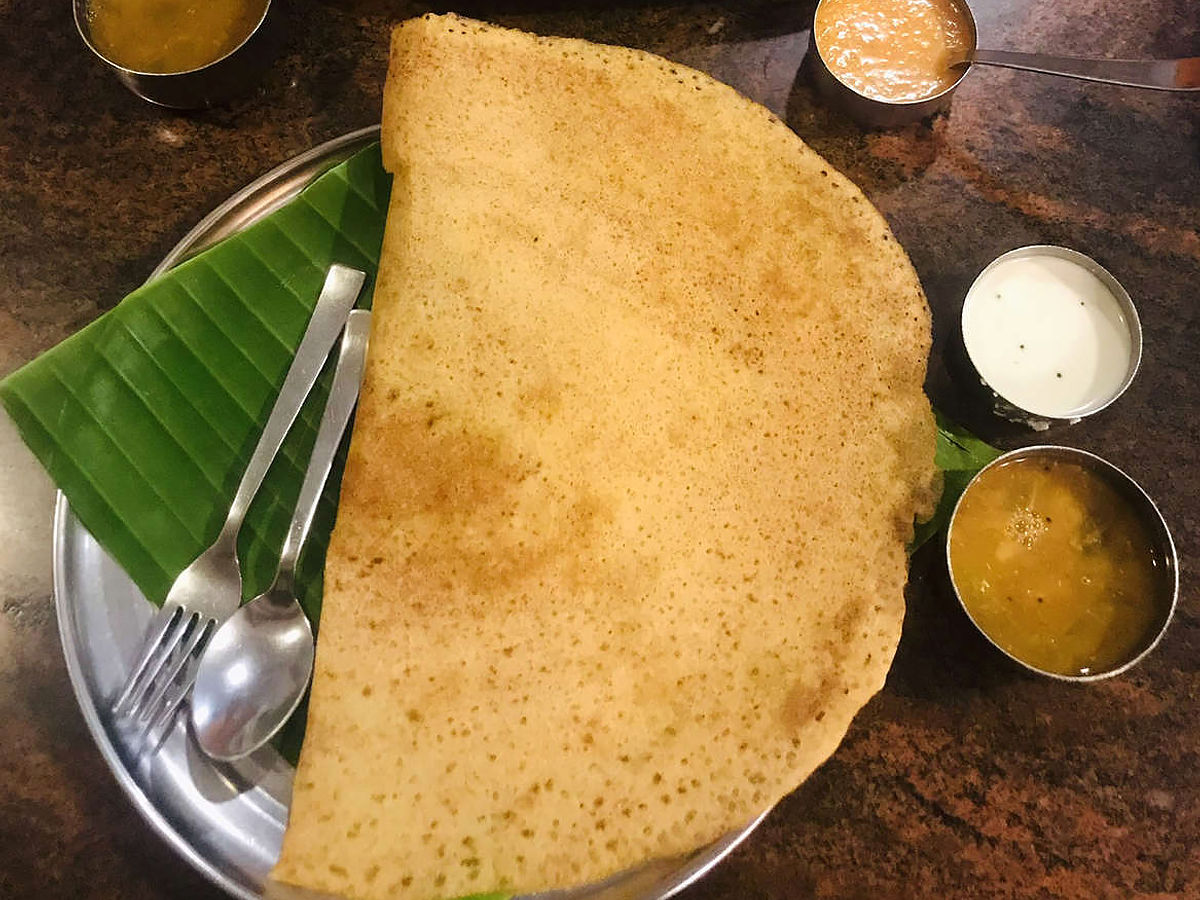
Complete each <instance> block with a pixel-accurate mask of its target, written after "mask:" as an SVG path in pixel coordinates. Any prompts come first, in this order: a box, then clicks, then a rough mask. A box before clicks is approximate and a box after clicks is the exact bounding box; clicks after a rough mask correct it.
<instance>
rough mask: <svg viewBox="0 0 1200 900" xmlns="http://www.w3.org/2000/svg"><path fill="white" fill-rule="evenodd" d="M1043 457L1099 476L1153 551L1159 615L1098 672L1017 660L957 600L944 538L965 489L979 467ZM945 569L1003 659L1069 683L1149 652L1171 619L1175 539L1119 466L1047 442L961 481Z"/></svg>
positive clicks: (1098, 676) (1121, 668) (1094, 677)
mask: <svg viewBox="0 0 1200 900" xmlns="http://www.w3.org/2000/svg"><path fill="white" fill-rule="evenodd" d="M1030 458H1034V459H1047V460H1056V461H1066V462H1071V463H1074V464H1076V465H1079V466H1082V467H1084V468H1086V469H1088V470H1089V471H1091V472H1093V473H1095V474H1097V475H1099V476H1100V477H1101V478H1103V479H1104V481H1105V482H1106V483H1107V484H1108V485H1109V486H1110V487H1112V488H1113V489H1114V490H1115V491H1116V492H1117V493H1118V494H1119V495H1120V496H1121V497H1122V498H1123V499H1125V500H1126V501H1127V502H1128V503H1129V504H1130V505H1131V506H1132V507H1133V509H1134V510H1135V511H1136V512H1137V514H1138V515H1139V516H1140V517H1141V519H1142V523H1143V524H1144V525H1145V526H1146V530H1147V531H1148V532H1149V534H1150V538H1151V541H1152V545H1153V549H1154V554H1155V560H1154V562H1155V566H1156V568H1157V569H1158V573H1159V575H1158V577H1159V584H1160V593H1161V595H1162V596H1161V598H1160V599H1159V610H1158V612H1159V620H1158V627H1157V628H1154V629H1151V630H1150V631H1148V632H1147V635H1146V637H1145V639H1144V640H1143V642H1142V643H1141V644H1140V645H1139V646H1137V647H1135V648H1134V650H1133V651H1132V652H1131V653H1130V655H1129V656H1128V658H1126V659H1124V660H1122V661H1121V662H1119V663H1117V664H1116V665H1114V666H1111V667H1110V668H1108V669H1104V670H1102V671H1098V672H1088V673H1087V674H1081V675H1064V674H1062V673H1061V672H1049V671H1047V670H1045V669H1041V668H1039V667H1037V666H1035V665H1033V664H1032V663H1029V662H1027V661H1026V660H1023V659H1021V658H1020V657H1019V656H1016V655H1015V654H1013V653H1010V652H1009V651H1008V650H1006V649H1005V648H1003V647H1001V646H1000V644H998V643H997V642H996V641H995V640H994V639H993V638H992V636H991V635H989V634H988V633H987V631H985V630H984V628H983V627H982V626H981V625H980V624H979V622H977V621H976V620H975V617H974V616H972V615H971V610H970V608H969V607H968V606H967V604H966V602H965V601H964V600H963V596H962V592H961V591H960V590H959V587H958V582H957V581H956V580H955V577H954V564H953V562H952V560H951V558H950V539H951V537H952V536H953V534H954V523H955V521H956V520H957V519H958V513H959V510H960V509H961V508H962V505H963V500H964V499H965V498H966V497H967V496H968V495H969V494H970V493H971V490H972V489H973V488H974V487H975V485H976V484H977V483H978V481H979V479H980V478H981V477H982V476H983V474H984V473H985V472H988V471H990V470H991V469H994V468H996V467H998V466H1002V465H1004V464H1005V463H1007V462H1012V461H1013V460H1017V459H1030ZM946 568H947V569H948V571H949V573H950V584H951V586H952V587H953V588H954V596H955V597H957V598H958V602H959V605H960V606H961V607H962V609H963V612H965V613H966V614H967V618H968V619H970V620H971V623H972V624H973V625H974V626H975V627H976V629H978V631H979V633H980V634H982V635H983V636H984V637H985V638H986V639H987V641H988V643H990V644H991V645H992V646H993V647H995V648H996V649H997V650H999V651H1000V652H1001V653H1003V654H1004V655H1005V656H1007V657H1008V658H1009V659H1011V660H1013V661H1014V662H1016V663H1017V664H1018V665H1020V666H1021V667H1023V668H1025V669H1027V670H1028V671H1030V672H1035V673H1037V674H1038V675H1045V676H1046V677H1047V678H1054V679H1057V680H1059V681H1072V682H1089V681H1100V680H1102V679H1105V678H1112V677H1113V676H1114V675H1120V674H1121V673H1122V672H1126V671H1128V670H1129V669H1131V668H1133V667H1134V666H1136V665H1137V664H1138V663H1139V662H1141V661H1142V660H1143V659H1145V658H1146V656H1147V655H1149V653H1150V652H1151V651H1152V650H1153V649H1154V648H1155V647H1157V646H1158V642H1159V641H1160V640H1162V636H1163V635H1164V634H1165V633H1166V631H1167V627H1168V626H1169V625H1170V624H1171V619H1172V618H1174V616H1175V606H1176V603H1177V602H1178V599H1179V557H1178V556H1177V555H1176V552H1175V542H1174V541H1173V540H1172V539H1171V532H1170V529H1168V528H1167V523H1166V520H1165V519H1163V516H1162V513H1161V512H1159V510H1158V507H1157V506H1156V505H1155V504H1154V501H1153V500H1151V499H1150V495H1149V494H1147V493H1146V492H1145V491H1144V490H1142V488H1141V486H1140V485H1139V484H1138V483H1137V482H1136V481H1134V480H1133V479H1132V478H1130V477H1129V476H1128V475H1127V474H1125V472H1123V471H1122V470H1121V469H1118V468H1117V467H1116V466H1114V465H1113V464H1112V463H1110V462H1108V461H1106V460H1104V459H1101V458H1100V457H1099V456H1096V455H1095V454H1094V453H1088V452H1087V451H1086V450H1077V449H1075V448H1073V447H1059V446H1055V445H1050V444H1040V445H1037V446H1033V447H1022V448H1019V449H1017V450H1010V451H1009V452H1008V453H1004V454H1002V455H1001V456H999V457H997V458H996V459H994V460H992V462H990V463H988V464H987V465H986V466H984V467H983V468H982V469H980V470H979V472H978V473H977V474H976V475H975V477H974V478H972V479H971V481H970V482H969V483H968V484H967V486H966V488H965V489H964V490H963V492H962V495H961V496H960V497H959V498H958V502H957V503H955V505H954V511H953V512H952V513H951V515H950V523H949V525H947V526H946Z"/></svg>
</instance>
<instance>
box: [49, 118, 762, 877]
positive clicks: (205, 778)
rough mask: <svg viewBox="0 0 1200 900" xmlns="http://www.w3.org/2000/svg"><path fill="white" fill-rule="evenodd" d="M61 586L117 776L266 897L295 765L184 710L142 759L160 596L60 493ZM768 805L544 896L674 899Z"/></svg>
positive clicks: (232, 202)
mask: <svg viewBox="0 0 1200 900" xmlns="http://www.w3.org/2000/svg"><path fill="white" fill-rule="evenodd" d="M378 135H379V129H378V128H377V127H376V128H364V129H362V130H360V131H355V132H353V133H351V134H347V135H345V136H343V137H340V138H337V139H335V140H332V141H329V142H328V143H325V144H322V145H321V146H319V147H316V148H314V149H313V150H310V151H308V152H307V153H303V154H301V155H300V156H297V157H295V158H294V159H292V160H290V161H288V162H286V163H284V164H283V165H281V166H279V167H278V168H276V169H274V170H273V171H271V172H269V173H267V174H266V175H264V176H263V177H262V178H260V179H258V180H257V181H255V182H254V183H253V184H251V185H249V186H247V187H246V188H244V189H243V190H241V191H239V192H238V193H237V194H235V195H234V196H232V197H231V198H229V200H227V201H226V202H224V203H222V204H221V205H220V206H219V207H217V208H216V209H215V210H213V211H212V212H211V213H210V214H209V215H207V216H205V217H204V219H203V220H201V222H200V223H199V224H198V225H197V226H196V227H195V228H193V229H192V230H191V231H190V232H189V233H188V234H187V236H186V237H184V238H183V240H181V241H180V242H179V243H178V244H177V245H176V246H175V248H174V249H173V250H172V251H171V252H170V253H168V254H167V256H166V258H165V259H163V261H162V262H161V263H159V265H158V267H157V268H155V270H154V272H153V273H151V276H150V277H151V278H154V277H156V276H157V275H159V274H160V273H162V272H164V271H165V270H167V269H169V268H171V267H172V266H174V265H177V264H178V263H180V262H182V261H183V260H185V259H187V258H188V257H189V256H192V255H194V254H196V253H198V252H200V251H201V250H203V249H205V248H206V247H208V246H210V245H211V244H214V243H216V242H217V241H219V240H221V239H222V238H225V237H227V236H229V235H230V234H233V233H235V232H237V231H239V230H240V229H242V228H245V227H246V226H248V225H250V224H251V223H253V222H255V221H257V220H258V219H260V218H262V217H263V216H265V215H267V214H268V213H270V212H272V211H274V210H276V209H278V208H279V207H280V206H282V205H283V204H285V203H287V202H288V201H289V200H291V199H292V198H293V197H295V196H296V195H297V194H298V193H299V192H300V191H301V190H302V189H303V188H304V187H305V186H306V185H307V184H309V183H310V182H311V181H312V180H313V179H315V178H316V177H317V176H318V175H320V174H321V173H322V172H324V171H326V170H327V169H329V168H330V167H332V166H334V165H336V164H337V163H339V162H341V161H343V160H345V159H346V158H348V157H350V156H351V155H353V154H354V153H355V152H357V151H358V150H360V149H362V148H363V147H365V146H366V145H368V144H369V143H371V142H372V141H374V140H376V139H377V138H378ZM54 593H55V603H56V606H57V609H58V625H59V632H60V634H61V637H62V644H63V654H64V655H65V656H66V660H67V670H68V672H69V673H70V677H71V683H72V685H73V686H74V688H75V696H76V697H77V698H78V700H79V706H80V709H81V710H82V711H83V716H84V719H85V720H86V721H87V725H88V728H89V729H90V730H91V732H92V737H93V738H94V739H95V741H96V744H97V745H98V746H99V748H100V752H101V753H102V754H103V755H104V758H105V760H106V761H107V762H108V765H109V767H110V768H111V769H112V771H113V774H114V775H115V776H116V778H117V782H118V783H119V784H120V785H121V787H122V788H123V789H124V790H125V792H126V793H127V794H128V795H129V798H130V799H131V800H132V801H133V804H134V806H136V807H137V809H138V811H139V812H140V813H141V814H142V816H143V817H145V819H146V821H147V822H149V823H150V825H151V827H153V828H154V830H155V831H157V832H158V833H159V834H160V835H162V836H163V838H165V839H166V841H167V843H169V844H170V845H171V846H172V847H174V848H175V849H176V850H177V851H178V852H179V853H180V855H182V856H183V857H184V859H186V860H187V861H188V862H190V863H191V864H192V865H193V866H195V867H196V868H197V869H198V870H200V872H202V873H203V874H204V875H205V876H207V877H208V878H209V879H210V880H212V881H213V882H214V883H215V884H217V885H220V886H221V887H222V888H224V889H225V890H226V891H228V892H229V893H230V894H232V895H233V896H235V897H240V898H245V900H254V898H259V897H261V896H262V893H263V886H264V884H265V882H266V878H267V874H268V872H269V871H270V869H271V866H272V865H274V863H275V860H276V858H277V857H278V855H279V848H280V844H281V842H282V840H283V829H284V825H285V824H286V822H287V811H288V804H289V802H290V800H291V794H292V776H293V774H294V773H293V769H292V767H291V766H290V765H289V764H288V763H287V762H286V761H285V760H284V759H283V758H282V757H280V756H279V754H278V753H276V752H275V751H274V750H273V749H271V748H270V747H267V748H264V749H263V750H261V751H259V752H258V753H256V754H255V755H254V756H252V757H250V758H249V759H247V760H243V761H241V762H239V763H236V764H234V765H218V764H215V763H213V762H212V761H211V760H209V759H208V758H207V757H205V756H204V755H203V754H202V753H200V751H199V750H198V749H197V748H196V746H195V743H194V742H193V741H192V739H191V737H190V736H189V735H188V733H187V727H186V724H185V721H184V720H185V718H186V717H183V716H181V717H179V718H178V719H177V720H176V723H175V727H174V729H173V730H172V732H171V733H170V735H169V736H168V737H167V739H166V741H165V742H164V743H163V745H162V747H161V749H159V750H158V752H157V753H155V754H153V755H151V756H149V757H142V758H138V757H137V756H136V755H135V754H134V753H133V752H132V743H131V741H130V740H129V739H128V737H127V735H125V734H124V733H123V731H122V729H121V728H119V727H118V726H117V725H116V723H114V722H113V720H112V718H111V717H110V716H109V713H108V709H109V706H110V705H111V701H112V698H113V697H114V696H115V695H116V693H117V691H118V689H119V688H120V686H121V685H122V684H123V683H124V681H125V678H126V676H127V674H128V672H129V669H130V668H131V666H132V664H133V659H134V657H135V656H136V654H137V650H138V647H139V644H140V643H141V639H142V635H143V634H144V632H145V629H146V627H147V625H148V623H149V621H150V614H151V610H152V607H151V606H150V604H149V603H148V602H147V601H146V599H145V598H144V597H143V596H142V594H141V592H140V591H138V589H137V588H136V587H135V586H134V584H133V582H132V581H130V580H129V577H128V576H127V575H126V574H125V572H124V571H123V570H122V569H121V567H120V566H118V565H117V564H116V563H115V562H114V561H113V560H112V559H111V558H110V557H109V556H108V554H107V553H105V552H104V550H103V549H102V548H101V547H100V545H99V544H98V543H96V540H95V538H93V537H92V536H91V534H89V533H88V531H87V529H85V528H84V527H83V525H82V524H80V522H79V520H78V519H77V518H76V517H75V515H74V513H72V512H71V508H70V506H69V504H68V503H67V501H66V498H65V497H64V496H63V495H62V494H59V495H58V501H57V505H56V508H55V518H54ZM765 815H766V813H763V815H762V816H759V817H758V818H757V819H755V820H754V821H753V822H751V823H750V824H749V825H747V826H746V827H745V828H743V829H742V830H741V831H737V832H734V833H731V834H729V835H726V836H725V837H724V838H721V839H720V840H718V841H716V842H715V843H713V844H711V845H709V846H708V847H705V848H704V849H702V850H700V851H698V852H697V853H695V854H693V855H692V856H690V857H687V858H684V859H675V860H659V861H655V862H653V863H650V864H647V865H646V866H643V867H640V868H638V869H634V870H630V871H629V872H624V873H621V874H619V875H617V876H614V877H613V878H611V879H609V880H608V881H606V882H604V883H602V884H596V885H592V886H589V887H585V888H579V889H576V890H571V891H555V892H553V893H548V894H539V895H537V897H538V898H540V900H635V898H636V900H665V898H667V897H670V896H673V895H674V894H676V893H678V892H679V891H681V890H683V888H685V887H687V886H688V885H689V884H691V883H692V882H694V881H695V880H696V879H698V878H700V877H701V876H702V875H704V873H706V872H707V871H708V870H709V869H711V868H712V867H713V866H714V865H716V864H717V863H718V862H719V861H720V860H721V859H722V858H724V857H725V856H726V855H727V854H728V853H729V852H730V851H731V850H732V849H733V848H734V847H736V846H737V845H738V844H739V843H740V842H741V841H742V840H744V839H745V838H746V836H747V835H749V834H750V832H751V831H753V830H754V828H755V826H757V825H758V823H759V822H760V821H762V818H763V817H764V816H765ZM529 900H534V898H529Z"/></svg>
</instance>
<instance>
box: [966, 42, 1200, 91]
mask: <svg viewBox="0 0 1200 900" xmlns="http://www.w3.org/2000/svg"><path fill="white" fill-rule="evenodd" d="M966 65H983V66H1002V67H1004V68H1006V69H1023V70H1025V71H1027V72H1041V73H1043V74H1045V75H1062V76H1065V77H1067V78H1079V79H1081V80H1083V81H1099V82H1103V83H1105V84H1119V85H1123V86H1125V87H1138V88H1150V89H1151V90H1156V91H1197V90H1200V56H1193V57H1190V58H1187V59H1085V58H1082V57H1072V56H1052V55H1049V54H1045V53H1018V52H1016V51H1013V50H972V51H971V53H970V55H969V56H968V57H967V58H966V59H964V60H962V61H960V62H957V63H955V64H954V66H966ZM952 68H953V66H952Z"/></svg>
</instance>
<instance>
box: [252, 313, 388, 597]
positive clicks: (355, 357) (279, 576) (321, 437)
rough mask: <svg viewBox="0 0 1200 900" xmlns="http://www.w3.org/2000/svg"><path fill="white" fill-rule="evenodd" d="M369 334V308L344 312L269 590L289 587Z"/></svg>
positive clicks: (349, 410)
mask: <svg viewBox="0 0 1200 900" xmlns="http://www.w3.org/2000/svg"><path fill="white" fill-rule="evenodd" d="M370 335H371V313H370V312H368V311H367V310H365V309H356V310H354V311H353V312H352V313H350V317H349V319H347V321H346V330H345V332H344V333H343V334H342V346H341V350H339V351H338V361H337V367H336V368H335V370H334V373H333V386H332V387H331V388H330V389H329V399H328V400H327V401H326V403H325V411H324V412H323V413H322V415H321V424H320V426H319V427H318V428H317V438H316V441H315V442H314V443H313V449H312V455H311V456H310V458H309V463H308V469H307V471H306V472H305V473H304V483H303V484H302V485H301V486H300V496H299V497H298V498H297V499H296V511H295V513H294V514H293V515H292V521H291V524H290V525H288V531H287V537H286V538H285V539H284V541H283V549H282V550H281V551H280V554H279V568H278V569H277V570H276V572H275V582H274V584H273V585H272V586H271V590H270V593H271V594H272V595H275V594H279V593H286V592H290V591H291V590H292V588H293V582H294V580H295V575H296V563H297V561H298V560H299V559H300V551H301V549H303V547H304V541H305V539H306V538H307V537H308V530H309V528H310V527H311V526H312V522H313V517H314V516H315V515H316V512H317V504H318V503H319V502H320V500H321V493H322V491H323V490H324V489H325V482H326V480H327V479H328V478H329V470H330V469H332V468H333V460H334V457H335V456H336V455H337V449H338V445H339V444H341V442H342V434H343V433H344V432H345V430H346V425H347V424H349V422H350V416H351V415H352V414H353V413H354V406H355V404H356V403H357V402H358V391H359V387H360V385H361V384H362V379H363V371H364V368H365V366H366V357H367V342H368V340H369V338H370Z"/></svg>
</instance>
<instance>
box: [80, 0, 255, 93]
mask: <svg viewBox="0 0 1200 900" xmlns="http://www.w3.org/2000/svg"><path fill="white" fill-rule="evenodd" d="M268 2H269V0H91V2H90V3H89V4H88V12H87V23H88V34H89V35H90V37H91V40H92V43H93V44H94V45H95V46H96V49H97V50H99V51H100V52H101V53H102V54H103V55H104V57H105V58H106V59H108V60H109V61H110V62H112V63H115V64H116V65H118V66H121V67H123V68H125V69H129V70H130V71H133V72H143V73H147V74H161V75H167V74H171V73H176V72H190V71H191V70H193V69H199V68H201V67H202V66H206V65H208V64H209V63H213V62H216V61H217V60H218V59H221V57H223V56H225V55H226V54H227V53H229V52H230V51H232V50H235V49H236V48H237V47H238V46H239V45H240V44H241V43H242V42H243V41H245V40H246V38H248V37H249V36H250V35H251V34H252V33H253V32H254V29H255V28H256V27H257V26H258V23H259V22H260V21H262V17H263V15H264V14H265V13H266V11H267V4H268Z"/></svg>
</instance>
